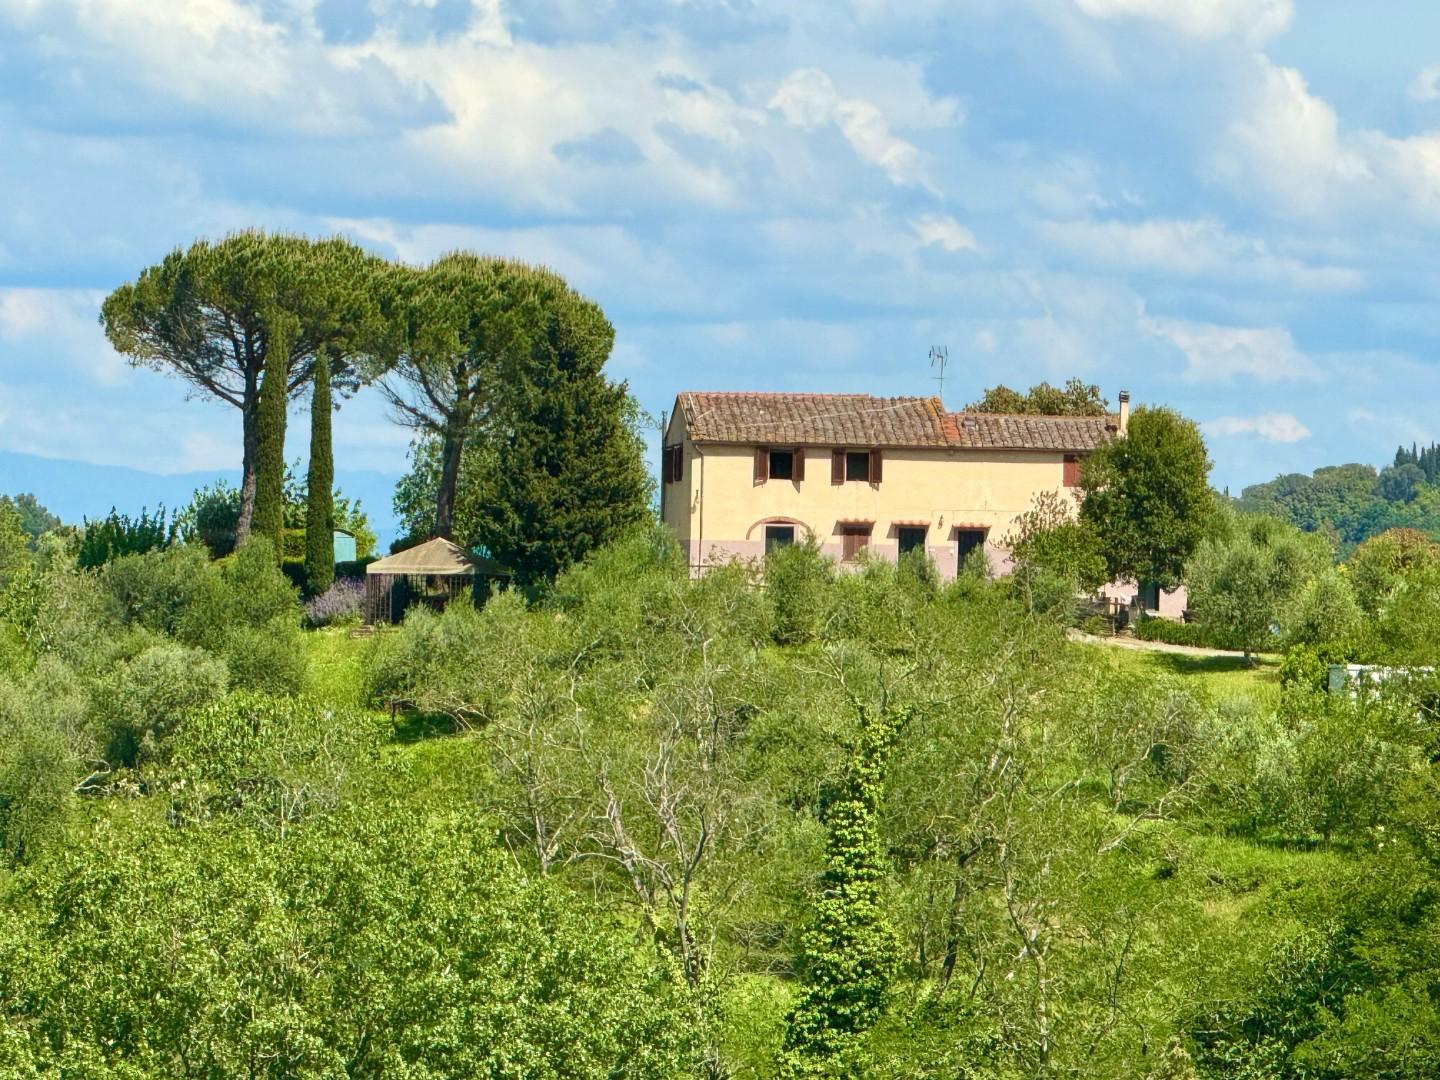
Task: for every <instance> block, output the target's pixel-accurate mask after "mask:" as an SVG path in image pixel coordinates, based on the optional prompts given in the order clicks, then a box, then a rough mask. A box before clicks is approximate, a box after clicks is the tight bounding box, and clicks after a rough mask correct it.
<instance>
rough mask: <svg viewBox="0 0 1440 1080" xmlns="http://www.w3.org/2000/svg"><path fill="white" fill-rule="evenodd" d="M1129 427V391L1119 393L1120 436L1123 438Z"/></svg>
mask: <svg viewBox="0 0 1440 1080" xmlns="http://www.w3.org/2000/svg"><path fill="white" fill-rule="evenodd" d="M1129 426H1130V391H1129V390H1121V391H1120V434H1121V435H1122V436H1123V435H1124V434H1125V431H1126V429H1127V428H1128V427H1129Z"/></svg>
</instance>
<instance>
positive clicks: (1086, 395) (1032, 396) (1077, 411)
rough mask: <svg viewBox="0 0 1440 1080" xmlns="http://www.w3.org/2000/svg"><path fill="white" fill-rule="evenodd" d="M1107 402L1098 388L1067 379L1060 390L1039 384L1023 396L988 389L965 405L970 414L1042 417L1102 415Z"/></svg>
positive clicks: (1008, 389)
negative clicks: (1032, 415) (978, 397)
mask: <svg viewBox="0 0 1440 1080" xmlns="http://www.w3.org/2000/svg"><path fill="white" fill-rule="evenodd" d="M1109 407H1110V403H1109V402H1108V401H1106V400H1105V399H1104V398H1103V397H1102V396H1101V394H1100V387H1098V386H1094V385H1091V384H1089V383H1086V382H1085V381H1084V380H1082V379H1068V380H1066V383H1065V385H1064V386H1063V387H1060V388H1057V387H1054V386H1051V385H1050V384H1049V383H1048V382H1042V383H1040V384H1039V385H1038V386H1032V387H1031V388H1030V389H1029V391H1028V392H1027V393H1024V394H1022V393H1020V392H1019V391H1018V390H1011V389H1010V388H1009V387H1008V386H1003V385H1002V386H992V387H990V388H989V389H987V390H986V391H985V393H984V395H983V396H982V397H981V398H980V400H979V401H976V402H972V403H971V404H969V405H967V406H965V408H966V409H967V410H969V411H970V412H986V413H1021V414H1038V415H1042V416H1104V415H1105V413H1106V410H1108V409H1109Z"/></svg>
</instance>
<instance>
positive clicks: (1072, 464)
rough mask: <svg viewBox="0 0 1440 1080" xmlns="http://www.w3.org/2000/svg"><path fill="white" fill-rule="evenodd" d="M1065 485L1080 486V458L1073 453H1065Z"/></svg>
mask: <svg viewBox="0 0 1440 1080" xmlns="http://www.w3.org/2000/svg"><path fill="white" fill-rule="evenodd" d="M1064 480H1065V486H1066V487H1072V488H1073V487H1079V486H1080V459H1079V458H1078V457H1076V456H1075V455H1074V454H1066V455H1065V477H1064Z"/></svg>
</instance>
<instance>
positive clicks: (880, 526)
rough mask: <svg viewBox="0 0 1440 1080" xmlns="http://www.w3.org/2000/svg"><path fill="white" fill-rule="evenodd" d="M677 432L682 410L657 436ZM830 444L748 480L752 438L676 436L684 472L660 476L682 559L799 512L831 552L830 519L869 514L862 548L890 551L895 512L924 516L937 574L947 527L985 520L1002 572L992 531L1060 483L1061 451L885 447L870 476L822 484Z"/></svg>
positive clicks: (999, 531)
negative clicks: (787, 472) (800, 462)
mask: <svg viewBox="0 0 1440 1080" xmlns="http://www.w3.org/2000/svg"><path fill="white" fill-rule="evenodd" d="M684 433H685V429H684V419H683V417H681V416H676V417H675V418H674V419H673V420H672V422H671V426H670V429H669V431H668V432H667V437H666V440H665V442H666V443H667V444H672V443H674V442H677V441H679V440H680V439H682V438H684ZM776 449H781V447H776ZM831 449H832V448H831V447H807V448H806V450H805V479H804V480H803V481H791V480H769V481H767V482H765V483H763V484H756V483H755V482H754V467H755V448H754V447H753V446H728V445H727V446H716V445H705V446H700V447H697V446H696V445H694V444H693V443H691V442H689V440H688V439H686V440H685V472H684V476H683V478H682V480H681V482H680V483H671V484H666V485H665V488H666V491H665V498H664V520H665V522H666V523H667V524H668V525H670V527H671V528H673V529H674V530H675V534H676V536H677V537H679V539H680V541H681V543H682V545H684V546H685V547H686V548H687V549H688V551H689V553H690V561H691V564H692V566H695V567H697V568H698V567H703V566H707V565H712V564H714V563H716V562H723V561H726V560H728V559H731V558H734V557H737V556H739V557H757V558H758V557H759V556H761V555H763V554H764V549H765V531H764V526H765V523H766V522H770V521H775V520H777V519H790V520H794V521H796V522H799V523H800V524H801V525H803V526H804V527H805V529H806V530H808V531H809V532H811V533H813V534H814V535H815V537H816V538H817V539H818V540H819V541H820V543H821V545H822V547H823V548H824V549H825V550H826V551H827V552H829V553H830V554H831V555H833V556H834V557H835V558H837V559H838V558H839V557H840V550H841V548H840V545H841V539H840V523H841V522H843V521H845V520H847V519H849V520H857V519H859V520H868V521H873V522H874V523H875V525H874V529H873V531H872V532H871V534H870V548H871V550H872V552H874V553H875V554H877V555H882V556H884V557H887V558H892V559H893V558H895V557H896V555H897V554H898V551H899V538H898V534H897V531H896V529H897V526H896V522H907V523H908V522H912V521H914V522H918V521H924V522H928V523H929V529H928V533H927V536H928V542H927V549H928V550H929V553H930V555H931V557H932V558H933V559H934V560H935V563H936V566H937V568H938V569H939V570H940V572H941V574H942V575H944V576H946V577H950V576H953V575H954V574H955V572H956V563H957V547H956V542H955V537H954V530H955V528H956V527H957V526H960V527H979V528H986V529H988V530H989V532H988V537H987V544H986V550H987V554H988V555H989V557H990V561H991V565H992V567H993V568H994V569H995V570H996V571H997V572H1004V570H1005V569H1006V566H1007V560H1006V555H1005V551H1004V549H1003V546H1002V544H1001V541H1002V540H1003V539H1004V537H1005V536H1006V534H1007V533H1008V532H1009V531H1010V528H1011V524H1012V522H1013V521H1014V519H1015V517H1016V516H1017V515H1018V514H1021V513H1023V512H1024V511H1026V510H1028V509H1030V507H1031V505H1032V503H1033V499H1034V497H1035V496H1036V495H1037V494H1039V493H1040V492H1042V491H1060V492H1062V493H1064V492H1065V488H1064V486H1063V482H1064V466H1063V462H1064V455H1063V454H1061V453H1045V452H1038V451H1002V450H987V451H980V450H946V449H936V450H890V449H887V450H884V451H883V457H884V462H883V468H882V480H881V482H880V483H879V484H870V483H865V482H860V481H847V482H846V483H843V484H832V483H831V482H830V451H831ZM850 449H853V450H863V449H867V448H866V447H858V446H857V447H850Z"/></svg>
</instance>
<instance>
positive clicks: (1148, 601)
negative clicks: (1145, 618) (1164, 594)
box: [1136, 581, 1160, 611]
mask: <svg viewBox="0 0 1440 1080" xmlns="http://www.w3.org/2000/svg"><path fill="white" fill-rule="evenodd" d="M1136 599H1137V600H1139V601H1140V606H1141V607H1142V608H1144V609H1145V610H1146V611H1159V610H1160V586H1159V585H1157V584H1155V582H1153V581H1142V582H1141V583H1140V588H1139V590H1138V595H1137V596H1136Z"/></svg>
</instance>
